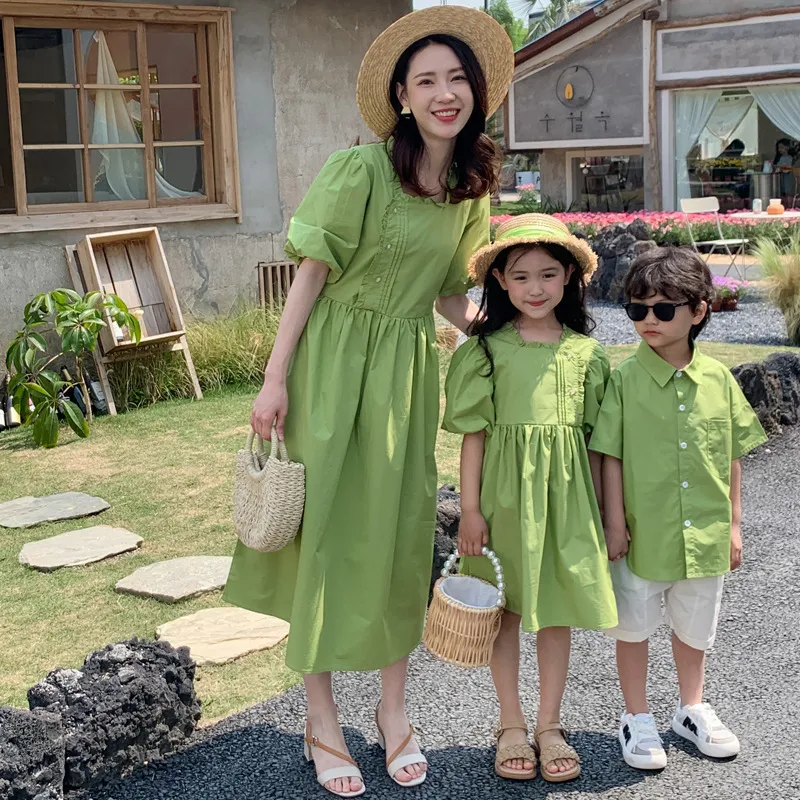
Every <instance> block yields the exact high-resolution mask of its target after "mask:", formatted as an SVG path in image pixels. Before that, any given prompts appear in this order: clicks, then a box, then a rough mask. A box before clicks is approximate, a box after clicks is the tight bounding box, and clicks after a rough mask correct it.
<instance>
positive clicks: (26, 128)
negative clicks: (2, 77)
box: [19, 89, 81, 144]
mask: <svg viewBox="0 0 800 800" xmlns="http://www.w3.org/2000/svg"><path fill="white" fill-rule="evenodd" d="M19 105H20V112H21V116H22V141H23V143H24V144H80V143H81V126H80V120H79V118H78V91H77V89H20V90H19Z"/></svg>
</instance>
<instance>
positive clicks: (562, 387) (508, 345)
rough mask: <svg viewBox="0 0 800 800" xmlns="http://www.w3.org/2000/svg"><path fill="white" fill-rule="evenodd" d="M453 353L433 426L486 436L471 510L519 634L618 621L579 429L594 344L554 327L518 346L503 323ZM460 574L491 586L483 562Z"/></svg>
mask: <svg viewBox="0 0 800 800" xmlns="http://www.w3.org/2000/svg"><path fill="white" fill-rule="evenodd" d="M487 341H488V344H489V348H490V350H491V352H492V357H493V359H494V372H493V374H492V375H491V376H488V377H487V373H488V361H487V358H486V355H485V352H484V350H483V348H482V347H481V345H480V343H479V342H478V340H477V338H472V339H469V340H468V341H467V342H465V343H464V344H463V345H462V346H461V347H460V348H459V349H458V350H456V352H455V354H454V355H453V360H452V362H451V364H450V371H449V373H448V376H447V383H446V394H447V408H446V410H445V415H444V421H443V427H444V428H445V429H446V430H448V431H452V432H453V433H460V434H467V433H477V432H478V431H483V430H485V431H486V443H485V450H484V458H483V470H482V477H481V512H482V513H483V516H484V517H485V519H486V522H487V524H488V526H489V546H490V547H491V548H492V549H493V550H494V551H495V552H496V553H497V555H498V557H499V558H500V562H501V564H502V566H503V571H504V574H505V584H506V590H505V591H506V608H507V609H508V610H509V611H513V612H514V613H515V614H519V615H520V616H521V617H522V627H523V629H524V630H526V631H537V630H539V629H540V628H548V627H552V626H557V625H563V626H568V627H571V628H572V627H574V628H588V629H594V630H600V629H603V628H611V627H613V626H614V625H616V624H617V605H616V601H615V599H614V590H613V587H612V585H611V574H610V570H609V565H608V554H607V552H606V543H605V536H604V534H603V525H602V521H601V519H600V511H599V508H598V505H597V498H596V497H595V492H594V485H593V484H592V474H591V470H590V467H589V455H588V451H587V448H586V440H585V435H586V434H587V433H588V432H590V431H591V429H592V426H593V425H594V422H595V420H596V419H597V414H598V412H599V410H600V403H601V402H602V400H603V393H604V391H605V385H606V382H607V381H608V377H609V366H608V360H607V359H606V356H605V354H604V352H603V349H602V347H601V346H600V345H599V344H598V343H597V342H596V341H595V340H594V339H590V338H589V337H587V336H582V335H580V334H578V333H575V332H574V331H572V330H570V329H569V328H567V327H565V328H564V332H563V334H562V336H561V340H560V341H559V342H558V343H554V344H542V343H536V342H525V341H523V339H522V338H521V337H520V335H519V333H518V332H517V330H516V328H515V327H514V326H513V325H510V324H509V325H506V326H505V327H504V328H502V329H501V330H499V331H496V332H495V333H493V334H491V335H490V336H489V337H487ZM463 570H464V571H465V572H466V573H468V574H472V575H476V576H478V577H480V578H484V579H486V580H489V581H491V582H493V583H494V582H495V576H494V570H493V568H492V566H491V564H490V563H489V560H488V559H486V558H482V557H481V558H478V557H472V558H465V559H464V565H463Z"/></svg>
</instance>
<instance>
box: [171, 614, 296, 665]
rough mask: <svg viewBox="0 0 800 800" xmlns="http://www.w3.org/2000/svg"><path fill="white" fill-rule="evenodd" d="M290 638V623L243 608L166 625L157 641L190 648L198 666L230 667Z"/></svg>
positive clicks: (183, 619) (189, 616) (199, 615)
mask: <svg viewBox="0 0 800 800" xmlns="http://www.w3.org/2000/svg"><path fill="white" fill-rule="evenodd" d="M288 635H289V623H288V622H284V621H283V620H282V619H277V618H275V617H268V616H266V615H264V614H256V613H255V612H253V611H247V610H245V609H243V608H207V609H205V610H203V611H198V612H197V613H195V614H189V615H188V616H185V617H180V618H179V619H176V620H173V621H172V622H166V623H164V624H163V625H160V626H159V627H158V629H157V630H156V638H158V639H164V640H165V641H167V642H169V643H170V644H171V645H172V646H173V647H176V648H177V647H188V648H189V651H190V653H191V656H192V658H193V659H194V661H195V662H197V665H198V666H201V667H202V666H208V665H214V664H227V663H228V662H229V661H233V660H234V659H237V658H241V657H242V656H245V655H247V654H248V653H255V652H256V651H258V650H268V649H269V648H271V647H275V645H276V644H279V643H280V642H282V641H283V640H284V639H285V638H286V637H287V636H288Z"/></svg>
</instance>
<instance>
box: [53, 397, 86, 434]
mask: <svg viewBox="0 0 800 800" xmlns="http://www.w3.org/2000/svg"><path fill="white" fill-rule="evenodd" d="M60 407H61V410H62V411H63V413H64V417H65V418H66V420H67V422H68V423H69V426H70V428H72V430H74V431H75V433H77V434H78V436H80V437H81V438H82V439H85V438H86V437H87V436H88V435H89V423H88V422H86V417H84V416H83V412H82V411H81V410H80V409H79V408H78V406H76V405H75V403H73V402H72V401H70V400H62V401H61V403H60Z"/></svg>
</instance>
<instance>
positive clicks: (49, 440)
mask: <svg viewBox="0 0 800 800" xmlns="http://www.w3.org/2000/svg"><path fill="white" fill-rule="evenodd" d="M33 440H34V441H35V442H36V444H38V445H41V446H42V447H55V446H56V444H57V443H58V414H57V413H56V410H55V409H54V408H50V407H47V408H42V409H41V410H39V411H38V413H37V415H36V421H35V422H34V423H33Z"/></svg>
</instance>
